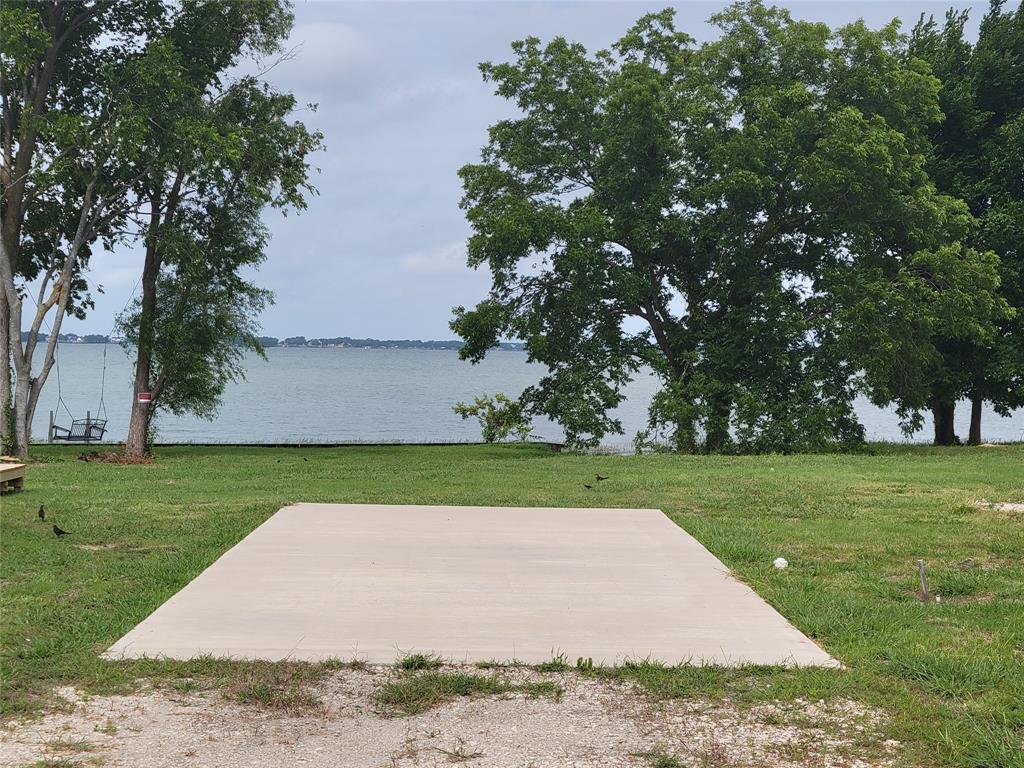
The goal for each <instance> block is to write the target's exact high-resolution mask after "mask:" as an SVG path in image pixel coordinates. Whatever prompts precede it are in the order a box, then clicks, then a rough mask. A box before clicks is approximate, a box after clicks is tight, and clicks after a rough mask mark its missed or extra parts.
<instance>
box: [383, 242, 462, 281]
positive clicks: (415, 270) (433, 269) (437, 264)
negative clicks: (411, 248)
mask: <svg viewBox="0 0 1024 768" xmlns="http://www.w3.org/2000/svg"><path fill="white" fill-rule="evenodd" d="M399 266H400V267H401V269H402V271H403V272H410V273H412V274H416V275H457V274H465V273H466V272H468V271H470V270H469V267H467V266H466V242H465V241H464V240H456V241H455V242H454V243H448V244H447V245H442V246H439V247H437V248H433V249H431V250H427V251H416V252H414V253H410V254H407V255H405V256H403V257H402V259H401V261H399Z"/></svg>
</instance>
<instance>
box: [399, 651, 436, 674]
mask: <svg viewBox="0 0 1024 768" xmlns="http://www.w3.org/2000/svg"><path fill="white" fill-rule="evenodd" d="M395 666H396V667H397V668H398V669H401V670H404V671H405V672H415V671H417V670H421V669H437V668H438V667H441V666H444V659H442V658H441V657H440V656H438V655H436V654H433V653H407V654H406V655H404V656H402V657H401V658H400V659H399V660H398V661H396V662H395Z"/></svg>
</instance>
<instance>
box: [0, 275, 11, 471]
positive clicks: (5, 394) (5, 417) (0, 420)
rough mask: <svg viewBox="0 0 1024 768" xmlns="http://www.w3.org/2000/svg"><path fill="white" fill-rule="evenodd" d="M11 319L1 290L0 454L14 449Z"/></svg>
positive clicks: (5, 295) (4, 293)
mask: <svg viewBox="0 0 1024 768" xmlns="http://www.w3.org/2000/svg"><path fill="white" fill-rule="evenodd" d="M10 322H11V319H10V317H9V316H8V314H7V293H6V291H4V290H2V289H0V453H7V452H8V451H10V450H12V449H13V443H14V440H13V438H14V435H13V434H12V433H11V428H12V427H13V419H12V417H13V415H14V414H13V413H12V412H11V405H12V402H11V394H12V379H13V377H12V375H11V374H12V372H13V369H12V368H11V339H10V337H9V335H8V334H9V333H10Z"/></svg>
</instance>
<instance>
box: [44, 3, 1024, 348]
mask: <svg viewBox="0 0 1024 768" xmlns="http://www.w3.org/2000/svg"><path fill="white" fill-rule="evenodd" d="M781 4H782V5H785V6H786V7H788V8H789V9H790V10H791V12H792V13H793V15H794V16H796V17H797V18H804V19H808V20H817V21H825V22H828V23H829V24H831V25H833V26H835V25H839V24H843V23H846V22H848V21H854V20H856V19H858V18H863V19H864V20H865V21H866V22H867V23H868V24H869V25H871V26H872V27H878V26H881V25H882V24H885V23H887V22H888V21H889V20H891V19H892V18H894V17H898V18H900V19H902V20H903V21H904V25H905V28H907V29H909V28H910V27H912V26H913V24H914V23H915V22H916V21H917V19H918V17H919V16H920V14H921V13H922V12H923V13H926V14H934V15H935V16H936V17H937V18H942V17H943V15H944V14H945V10H946V8H947V7H949V2H920V1H919V2H881V1H878V0H875V1H872V2H857V3H854V2H838V1H836V2H822V1H821V0H819V1H818V2H785V3H781ZM667 5H672V6H673V7H675V8H676V24H677V27H678V28H680V29H682V30H684V31H686V32H688V33H689V34H690V35H692V36H693V37H695V38H697V39H698V40H706V39H709V38H710V37H712V36H713V30H712V28H710V27H709V26H707V24H706V23H705V22H706V19H707V18H708V17H709V16H710V15H711V14H713V13H714V12H715V11H717V10H719V9H721V8H722V7H724V5H725V4H724V3H712V2H689V3H672V4H669V3H653V4H652V3H642V2H599V3H593V2H547V3H516V2H454V3H453V2H449V3H432V2H416V3H398V2H376V3H371V2H362V3H350V2H329V1H328V0H305V1H302V0H299V1H297V2H295V8H294V10H295V27H294V29H293V31H292V34H291V37H290V39H289V41H288V43H287V44H286V48H287V49H289V50H291V51H293V55H292V56H291V57H290V58H289V59H288V60H286V61H284V62H283V63H280V64H279V65H277V66H276V67H274V68H273V69H271V70H270V72H269V73H268V74H267V75H266V78H267V79H268V80H269V81H270V82H271V83H272V84H273V85H274V86H276V87H277V88H279V89H283V90H288V91H291V92H293V93H294V94H295V95H296V97H297V98H298V100H299V102H300V103H301V104H306V103H310V102H313V103H316V104H317V105H318V108H317V109H316V111H302V112H301V113H299V114H298V115H297V117H299V119H302V120H303V121H304V122H305V123H306V124H307V126H309V127H310V128H315V129H319V130H320V131H322V132H323V134H324V137H325V146H326V150H325V151H324V152H321V153H319V154H318V155H315V156H314V157H313V158H312V162H313V164H314V165H315V166H316V167H317V168H318V169H319V172H318V173H316V174H315V175H314V179H313V183H314V184H315V185H316V187H317V188H318V190H319V194H318V195H316V196H314V197H312V198H310V200H309V207H308V209H307V210H305V211H303V212H301V213H300V214H295V213H290V214H289V215H288V216H287V217H284V216H282V215H281V214H280V213H279V212H276V211H268V212H267V214H266V215H265V221H266V222H267V224H268V226H269V228H270V231H271V233H272V240H271V243H270V245H269V248H268V252H267V255H268V258H267V261H266V262H265V263H264V264H263V265H262V267H261V268H260V270H259V272H258V274H257V275H256V281H257V282H258V283H259V284H260V285H262V286H263V287H266V288H269V289H271V290H272V291H273V292H274V294H275V297H276V303H275V304H274V306H273V307H271V308H269V309H268V310H267V311H266V312H265V313H264V315H263V317H262V326H263V331H264V333H265V334H267V335H270V336H278V337H281V338H283V337H286V336H298V335H302V336H307V337H310V338H312V337H321V336H322V337H329V336H352V337H372V338H399V339H405V338H408V339H450V338H453V337H454V334H453V333H452V332H451V331H450V330H449V328H448V322H449V320H450V319H451V309H452V307H453V306H456V305H466V306H471V305H473V304H475V303H476V302H477V301H479V300H480V299H482V298H483V297H484V296H485V295H486V292H487V289H488V286H489V275H488V274H487V272H486V270H478V271H474V270H472V269H470V268H468V267H467V266H466V264H465V240H466V238H467V237H468V235H469V233H470V228H469V226H468V224H467V223H466V221H465V218H464V215H463V211H462V210H461V209H460V208H459V200H460V198H461V185H460V182H459V178H458V175H457V172H458V169H459V168H460V167H461V166H462V165H464V164H466V163H470V162H475V161H477V160H478V159H479V153H480V148H481V147H482V146H483V145H484V143H485V142H486V138H487V127H488V126H489V125H491V124H492V123H494V122H495V121H497V120H500V119H502V118H505V117H510V116H513V115H514V109H513V107H511V106H510V105H509V104H508V103H507V102H505V101H504V100H503V99H501V98H499V97H498V96H495V95H494V93H493V88H492V86H490V85H488V84H486V83H484V82H483V81H482V79H481V77H480V74H479V71H478V69H477V65H478V64H479V63H480V62H482V61H495V62H498V61H506V60H508V59H509V57H510V48H509V45H510V43H511V42H512V41H514V40H518V39H521V38H523V37H526V36H529V35H535V36H537V37H539V38H541V39H542V40H548V39H550V38H552V37H556V36H559V35H561V36H564V37H566V38H569V39H572V40H575V41H578V42H581V43H583V44H584V45H586V46H587V48H588V49H590V50H597V49H599V48H603V47H607V46H608V45H609V44H610V43H612V42H614V41H615V40H617V39H618V38H619V37H620V36H621V35H622V34H623V33H624V32H625V31H626V29H627V28H628V27H629V26H630V25H631V24H632V23H633V22H634V21H635V20H636V19H637V18H639V17H640V16H642V15H643V14H644V13H647V12H649V11H653V10H660V9H662V8H664V7H666V6H667ZM956 5H957V7H958V8H969V9H970V10H971V21H972V24H971V25H970V31H971V33H972V34H975V33H976V28H977V22H978V20H979V19H980V18H981V16H982V15H983V13H984V11H985V9H986V8H987V6H988V3H987V0H985V2H973V3H965V2H958V3H957V4H956ZM1008 5H1015V4H1013V3H1011V4H1008ZM141 269H142V259H141V255H140V253H139V252H138V251H137V250H132V249H129V248H120V249H119V250H117V251H116V252H113V253H105V252H98V253H96V254H94V255H93V258H92V264H91V274H90V275H89V280H90V283H91V284H93V285H94V286H95V285H101V286H102V287H103V291H104V292H103V293H102V294H99V295H96V296H95V298H96V308H95V310H93V311H92V312H91V313H90V314H89V316H88V317H87V318H86V319H85V320H83V321H77V320H75V319H73V318H67V319H66V320H65V322H64V325H63V330H64V331H65V332H71V333H80V334H84V333H109V332H110V330H111V327H112V325H113V321H114V316H115V315H116V314H117V313H118V312H119V311H121V310H122V309H123V308H124V306H125V304H126V303H127V302H128V301H129V300H130V298H131V296H132V293H133V290H134V288H135V287H136V285H137V281H138V279H139V275H140V273H141Z"/></svg>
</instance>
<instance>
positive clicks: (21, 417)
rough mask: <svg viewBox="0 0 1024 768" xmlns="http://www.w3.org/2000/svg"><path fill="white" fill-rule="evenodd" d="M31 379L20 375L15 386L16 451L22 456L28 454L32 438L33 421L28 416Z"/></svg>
mask: <svg viewBox="0 0 1024 768" xmlns="http://www.w3.org/2000/svg"><path fill="white" fill-rule="evenodd" d="M30 394H31V380H30V379H29V377H28V376H21V375H19V376H18V381H17V384H15V387H14V452H15V454H17V455H18V456H20V457H21V458H25V457H26V456H28V444H29V441H30V440H31V439H32V423H31V422H30V421H29V420H28V418H27V412H28V403H29V396H30Z"/></svg>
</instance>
